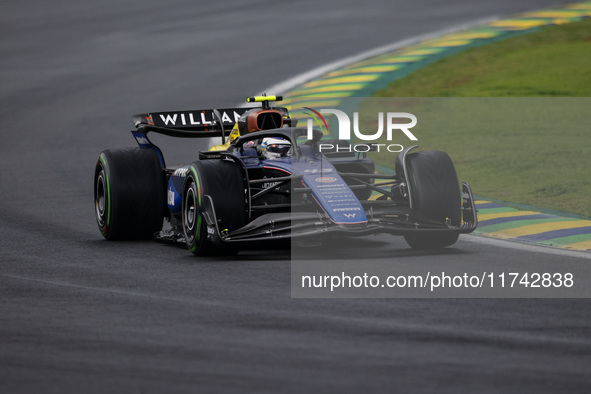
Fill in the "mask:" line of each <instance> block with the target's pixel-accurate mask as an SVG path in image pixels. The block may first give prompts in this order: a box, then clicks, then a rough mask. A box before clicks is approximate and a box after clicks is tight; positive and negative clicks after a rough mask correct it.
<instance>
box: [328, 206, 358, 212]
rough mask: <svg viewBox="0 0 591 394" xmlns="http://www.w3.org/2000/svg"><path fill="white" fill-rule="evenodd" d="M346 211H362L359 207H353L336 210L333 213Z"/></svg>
mask: <svg viewBox="0 0 591 394" xmlns="http://www.w3.org/2000/svg"><path fill="white" fill-rule="evenodd" d="M346 211H361V208H359V207H351V208H334V209H333V212H346Z"/></svg>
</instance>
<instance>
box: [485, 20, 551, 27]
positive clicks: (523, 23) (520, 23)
mask: <svg viewBox="0 0 591 394" xmlns="http://www.w3.org/2000/svg"><path fill="white" fill-rule="evenodd" d="M546 24H548V22H546V21H545V20H543V19H527V20H525V19H524V20H521V19H509V20H501V21H494V22H491V23H490V25H491V26H496V27H511V28H514V29H529V28H530V27H534V26H542V25H546Z"/></svg>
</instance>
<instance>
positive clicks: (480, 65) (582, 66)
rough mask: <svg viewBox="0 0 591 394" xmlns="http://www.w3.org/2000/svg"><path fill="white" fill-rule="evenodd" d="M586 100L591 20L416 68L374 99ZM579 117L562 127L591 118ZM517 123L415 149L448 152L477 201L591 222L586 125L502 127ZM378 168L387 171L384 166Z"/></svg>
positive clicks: (438, 137)
mask: <svg viewBox="0 0 591 394" xmlns="http://www.w3.org/2000/svg"><path fill="white" fill-rule="evenodd" d="M590 96H591V19H584V20H582V21H580V22H574V23H569V24H565V25H558V26H550V27H546V28H542V29H538V30H537V31H536V32H533V33H531V34H524V35H520V36H517V37H514V38H508V39H506V40H503V41H498V42H494V43H491V44H490V45H485V46H479V47H475V48H472V49H468V50H466V51H464V52H462V53H459V54H456V55H453V56H450V57H447V58H444V59H441V60H439V61H437V62H435V63H433V64H431V65H428V66H426V67H424V68H421V69H420V70H419V71H418V72H415V73H413V74H411V75H408V76H407V77H405V78H402V79H400V80H398V81H395V82H393V83H392V84H390V85H389V86H388V87H387V88H385V89H383V90H381V91H380V92H378V93H377V95H376V97H536V98H537V97H590ZM580 100H586V103H585V102H583V104H584V105H580V107H581V110H582V111H586V112H591V107H590V106H588V104H589V103H590V102H589V101H588V100H589V99H580ZM567 103H568V102H564V103H561V104H559V107H560V106H563V105H564V106H566V105H568V104H567ZM579 103H581V102H579ZM575 106H576V104H575ZM585 107H586V110H585ZM563 109H566V108H563ZM559 110H561V108H557V109H556V111H559ZM516 111H517V109H516ZM580 115H581V116H578V115H577V114H574V115H573V113H572V112H570V113H567V114H565V122H567V123H570V125H571V126H577V124H576V123H577V122H587V119H588V117H587V118H585V114H580ZM515 116H516V114H515V113H509V114H507V115H506V116H503V117H502V118H500V119H498V120H497V122H498V123H499V124H497V129H498V130H500V131H499V133H491V131H490V130H474V129H469V128H463V129H462V130H460V131H458V132H455V133H454V134H453V135H449V134H447V133H433V134H432V135H429V137H428V139H427V144H425V143H424V142H425V141H424V140H425V138H423V139H420V142H421V143H420V145H421V148H424V149H438V150H443V151H446V152H448V153H449V154H450V156H451V157H452V159H453V160H454V162H455V164H456V168H457V171H458V175H459V177H460V179H462V180H465V181H468V182H470V183H471V185H472V188H473V190H474V192H475V193H476V194H478V195H481V196H487V197H490V198H496V199H499V200H504V201H515V202H520V203H525V204H530V205H533V206H537V207H541V208H548V209H553V210H558V211H564V212H572V213H575V214H578V215H581V216H585V217H591V200H590V198H589V196H591V176H590V173H591V171H590V170H591V124H590V123H586V130H583V129H584V127H583V128H581V127H560V125H556V127H554V130H552V128H547V127H544V125H543V124H539V125H537V126H539V127H521V126H523V125H522V124H521V125H520V127H511V124H510V122H507V120H510V119H514V118H515ZM573 116H574V119H573ZM569 117H570V119H569ZM554 118H557V117H556V116H554ZM558 118H560V116H558ZM578 126H584V125H578ZM507 128H509V129H507ZM382 156H383V155H382ZM380 161H381V162H383V164H384V165H388V164H390V163H388V161H389V160H388V159H387V158H383V159H381V160H380V159H378V162H380Z"/></svg>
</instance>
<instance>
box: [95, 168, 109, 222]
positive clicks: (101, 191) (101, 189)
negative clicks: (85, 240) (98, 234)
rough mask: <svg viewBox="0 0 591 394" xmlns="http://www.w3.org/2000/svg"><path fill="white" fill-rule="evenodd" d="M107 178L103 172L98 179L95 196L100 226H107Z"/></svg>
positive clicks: (102, 171)
mask: <svg viewBox="0 0 591 394" xmlns="http://www.w3.org/2000/svg"><path fill="white" fill-rule="evenodd" d="M105 178H106V176H105V171H104V170H101V172H100V173H99V175H98V177H97V179H96V196H95V207H96V219H97V220H98V222H99V225H100V226H104V225H105V212H106V208H107V182H106V179H105Z"/></svg>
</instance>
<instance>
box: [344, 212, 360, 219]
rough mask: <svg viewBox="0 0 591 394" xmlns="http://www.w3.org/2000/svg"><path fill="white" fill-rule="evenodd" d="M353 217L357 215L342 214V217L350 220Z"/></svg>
mask: <svg viewBox="0 0 591 394" xmlns="http://www.w3.org/2000/svg"><path fill="white" fill-rule="evenodd" d="M355 215H357V214H356V213H345V214H343V216H344V217H346V218H349V219H352V218H354V217H355Z"/></svg>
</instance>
